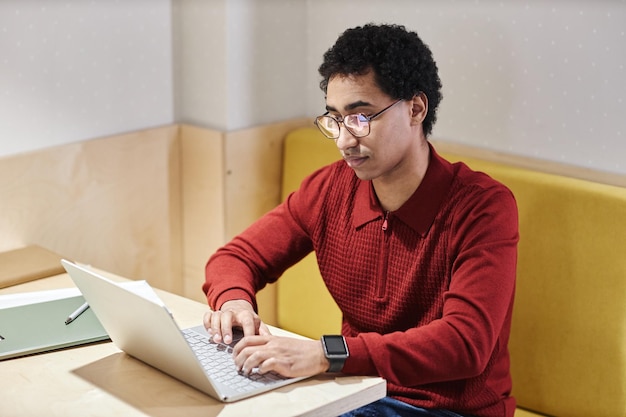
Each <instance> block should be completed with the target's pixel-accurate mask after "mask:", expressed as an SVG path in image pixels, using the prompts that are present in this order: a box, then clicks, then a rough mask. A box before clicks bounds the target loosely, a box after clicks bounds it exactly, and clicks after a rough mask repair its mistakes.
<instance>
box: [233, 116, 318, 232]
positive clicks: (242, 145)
mask: <svg viewBox="0 0 626 417" xmlns="http://www.w3.org/2000/svg"><path fill="white" fill-rule="evenodd" d="M310 124H311V120H310V119H305V118H303V119H294V120H289V121H286V122H281V123H274V124H270V125H264V126H259V127H255V128H251V129H244V130H238V131H235V132H229V133H226V134H225V138H226V148H225V151H226V153H225V168H226V176H225V189H226V196H225V197H226V238H227V239H230V238H232V237H233V236H235V235H236V234H238V233H240V232H241V231H243V230H244V229H245V228H246V227H247V226H249V225H250V223H252V222H253V221H255V220H256V219H258V218H259V217H261V216H262V215H263V214H265V213H266V212H268V211H269V210H271V209H272V208H274V207H276V205H277V204H278V203H279V202H280V184H281V174H282V173H281V170H282V155H283V141H284V139H285V136H286V135H287V133H288V132H290V131H291V130H293V129H296V128H298V127H302V126H309V125H310Z"/></svg>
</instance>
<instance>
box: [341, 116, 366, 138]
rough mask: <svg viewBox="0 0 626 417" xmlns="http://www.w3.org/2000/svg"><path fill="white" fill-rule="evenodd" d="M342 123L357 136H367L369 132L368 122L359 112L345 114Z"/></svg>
mask: <svg viewBox="0 0 626 417" xmlns="http://www.w3.org/2000/svg"><path fill="white" fill-rule="evenodd" d="M343 125H344V126H345V127H346V129H348V130H349V131H350V133H352V134H353V135H354V136H356V137H357V138H359V137H363V136H367V135H369V133H370V122H369V120H368V119H367V117H366V116H365V115H363V114H361V113H357V114H350V115H348V116H346V117H345V118H344V119H343Z"/></svg>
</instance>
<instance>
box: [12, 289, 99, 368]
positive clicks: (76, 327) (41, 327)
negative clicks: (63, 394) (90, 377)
mask: <svg viewBox="0 0 626 417" xmlns="http://www.w3.org/2000/svg"><path fill="white" fill-rule="evenodd" d="M84 302H85V299H84V298H83V296H81V295H79V296H76V297H69V298H62V299H59V300H53V301H45V302H39V303H33V304H26V305H21V306H17V307H9V308H0V360H4V359H10V358H15V357H18V356H24V355H30V354H34V353H40V352H46V351H50V350H55V349H61V348H66V347H70V346H77V345H82V344H86V343H93V342H98V341H102V340H107V339H109V335H108V334H107V332H106V331H105V330H104V328H103V327H102V325H101V324H100V322H99V321H98V319H97V318H96V316H95V315H94V313H93V311H92V310H91V309H90V308H89V309H87V310H86V311H85V312H84V313H82V314H81V315H80V316H78V317H77V318H76V320H74V321H73V322H71V323H70V324H67V325H66V324H65V320H66V319H67V317H68V316H69V315H70V314H71V313H72V312H74V311H75V310H76V309H77V308H78V307H80V306H81V305H82V304H83V303H84Z"/></svg>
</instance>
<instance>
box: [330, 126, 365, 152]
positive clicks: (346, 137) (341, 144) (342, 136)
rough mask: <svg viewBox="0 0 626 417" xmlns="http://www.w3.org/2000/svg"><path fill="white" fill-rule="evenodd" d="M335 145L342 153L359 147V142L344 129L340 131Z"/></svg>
mask: <svg viewBox="0 0 626 417" xmlns="http://www.w3.org/2000/svg"><path fill="white" fill-rule="evenodd" d="M335 144H336V145H337V148H339V150H340V151H345V150H348V149H351V148H354V147H355V146H357V145H358V144H359V140H358V139H357V138H355V137H354V135H352V133H350V131H348V129H346V128H345V127H344V128H343V129H341V130H339V137H338V138H337V139H335Z"/></svg>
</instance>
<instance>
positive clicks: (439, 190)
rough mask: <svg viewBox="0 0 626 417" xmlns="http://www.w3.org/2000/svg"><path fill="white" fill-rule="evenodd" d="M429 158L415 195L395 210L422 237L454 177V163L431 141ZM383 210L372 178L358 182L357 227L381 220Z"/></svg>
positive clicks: (354, 222)
mask: <svg viewBox="0 0 626 417" xmlns="http://www.w3.org/2000/svg"><path fill="white" fill-rule="evenodd" d="M428 146H429V148H430V161H429V163H428V168H427V169H426V174H425V175H424V179H423V180H422V182H421V183H420V185H419V187H417V190H415V192H414V193H413V195H412V196H411V197H410V198H409V199H408V200H407V201H406V202H405V203H404V204H403V205H402V207H400V208H399V209H398V210H396V211H394V212H392V215H393V216H394V217H396V218H399V219H400V220H401V221H402V222H404V223H405V224H407V225H408V226H409V227H411V228H412V229H413V230H415V231H416V232H418V233H420V234H421V235H422V236H424V235H426V233H427V232H428V229H429V228H430V226H431V225H432V224H433V222H434V220H435V216H436V215H437V211H438V209H439V207H440V206H441V203H442V202H443V199H444V198H445V196H446V195H447V194H448V192H449V189H450V185H451V184H452V179H453V176H454V173H453V167H452V164H450V163H449V162H448V161H446V160H445V159H443V158H442V157H440V156H439V155H438V154H437V152H435V149H434V148H433V146H432V144H430V143H428ZM382 216H383V209H382V207H381V206H380V203H379V202H378V198H377V197H376V193H375V192H374V186H373V184H372V181H359V184H358V188H357V190H356V195H355V210H354V216H353V220H352V221H353V225H354V227H357V228H358V227H360V226H363V225H364V224H365V223H368V222H371V221H373V220H376V219H380V218H381V217H382Z"/></svg>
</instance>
